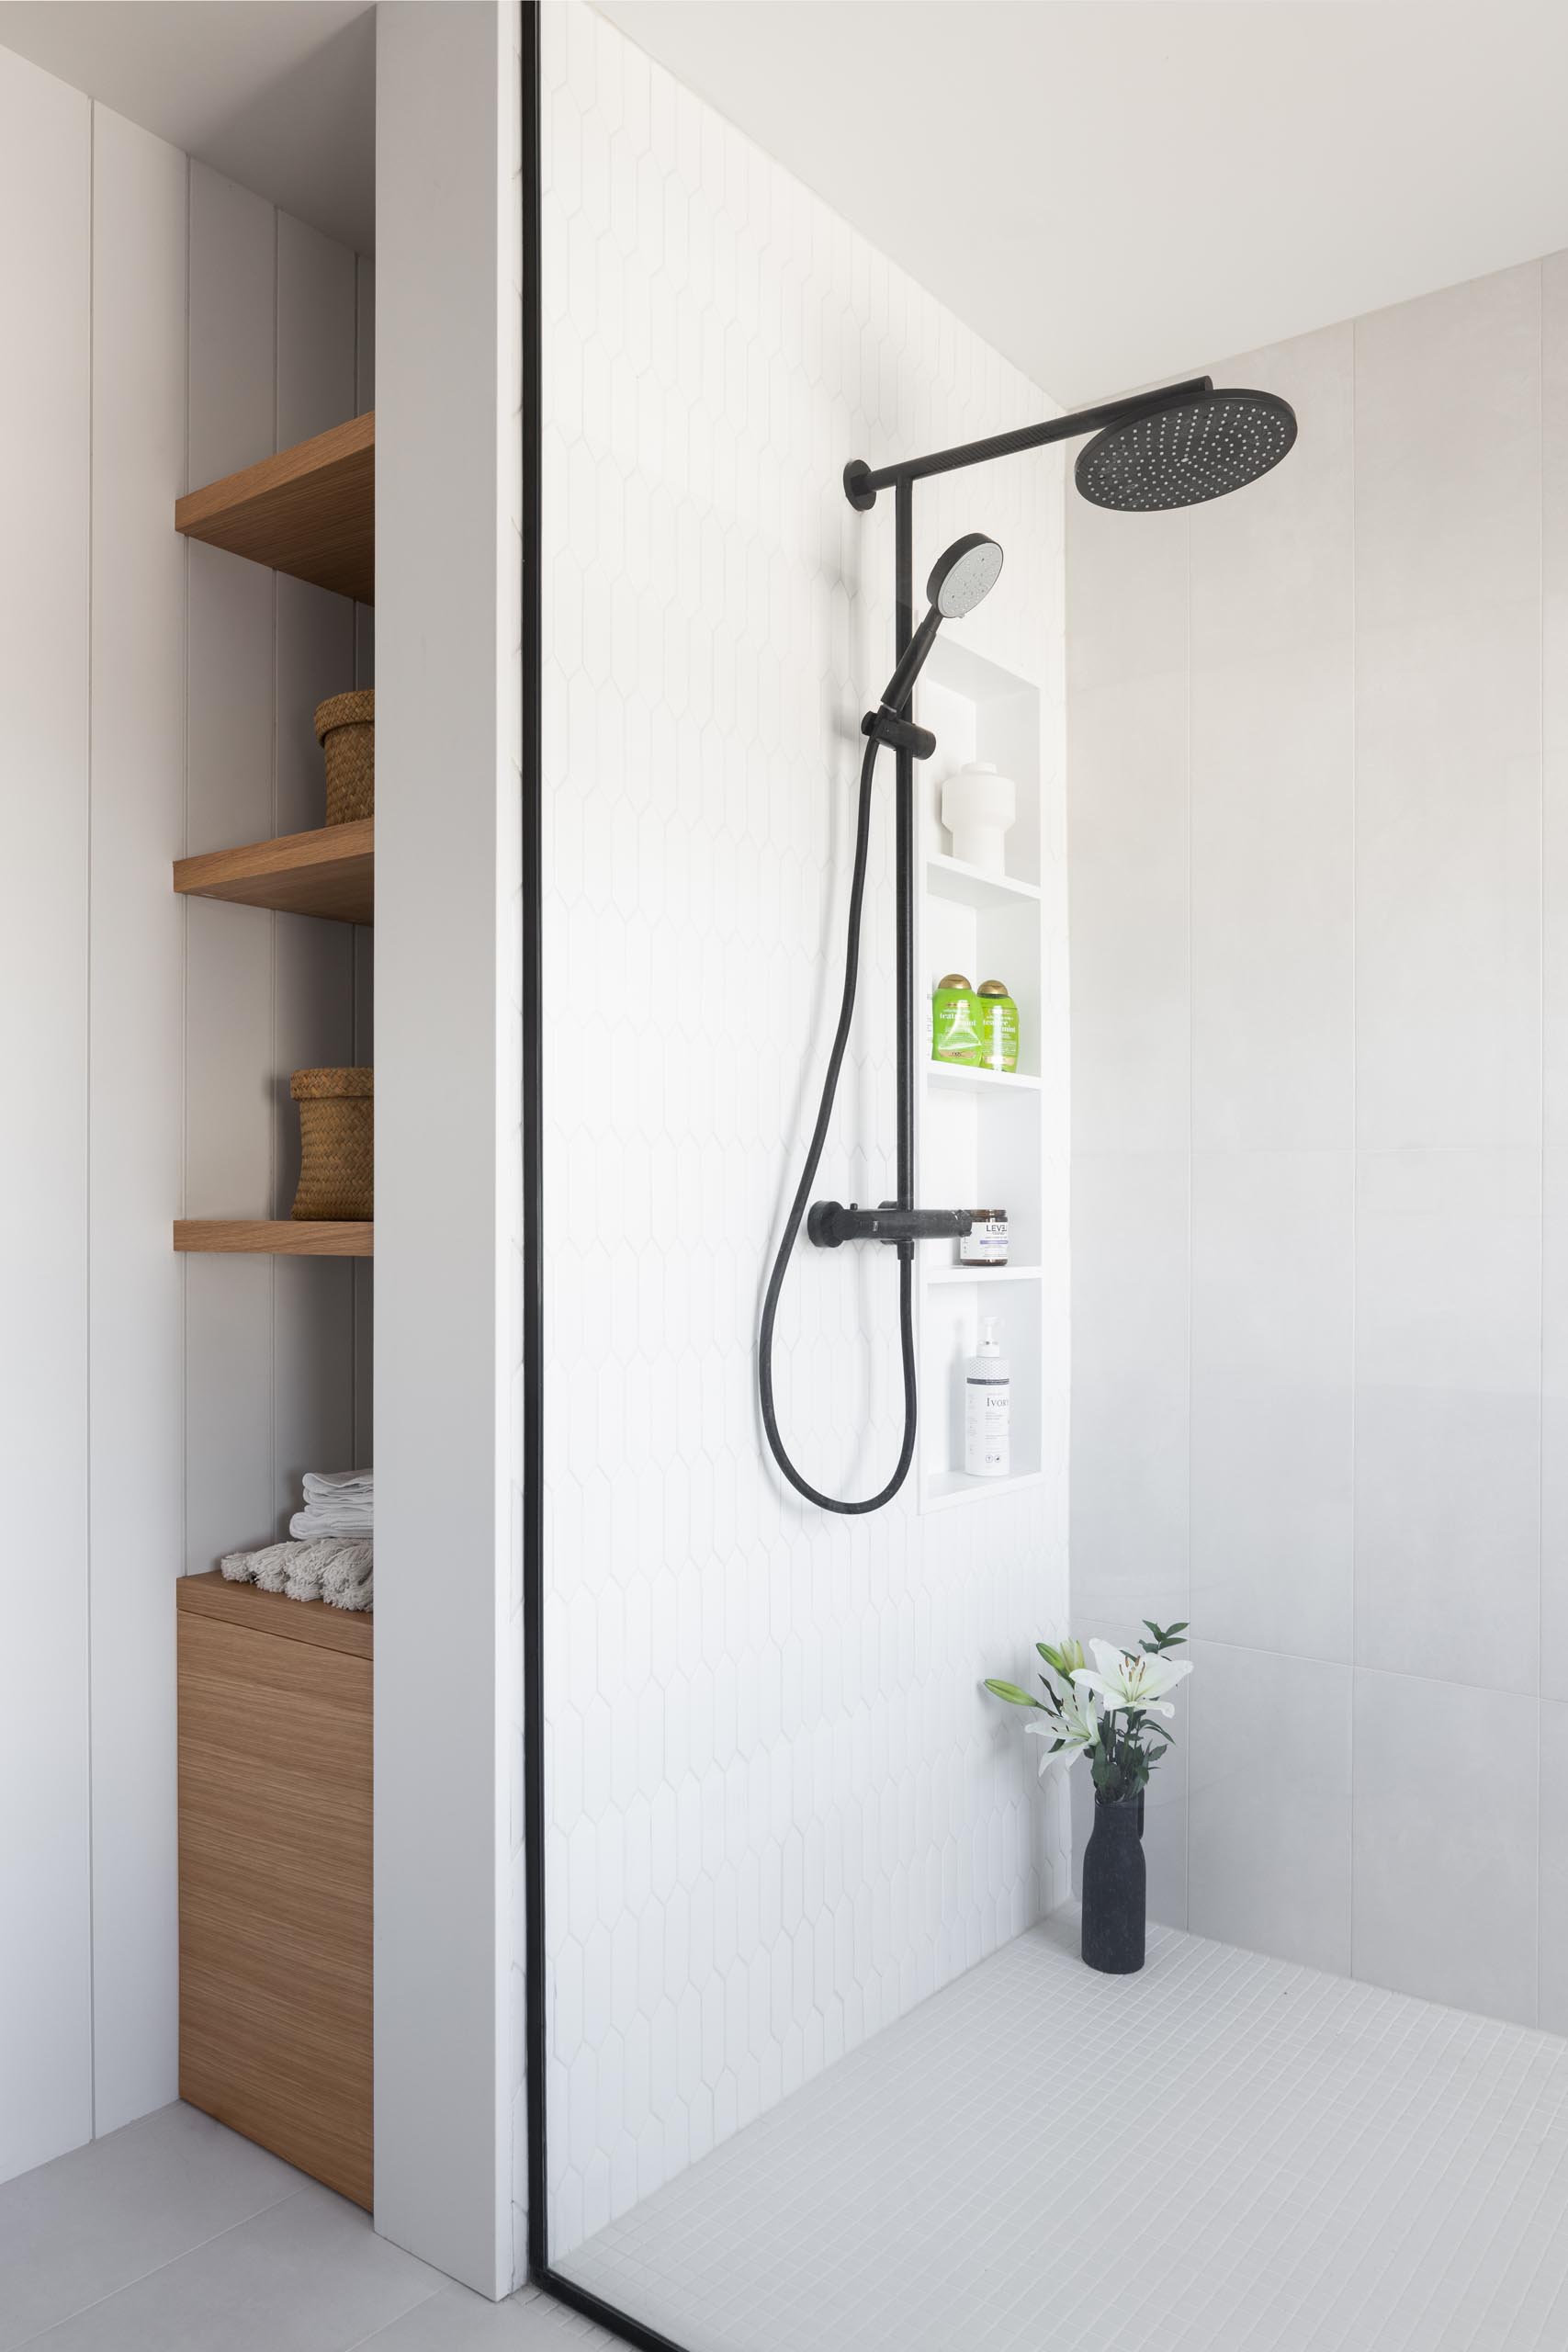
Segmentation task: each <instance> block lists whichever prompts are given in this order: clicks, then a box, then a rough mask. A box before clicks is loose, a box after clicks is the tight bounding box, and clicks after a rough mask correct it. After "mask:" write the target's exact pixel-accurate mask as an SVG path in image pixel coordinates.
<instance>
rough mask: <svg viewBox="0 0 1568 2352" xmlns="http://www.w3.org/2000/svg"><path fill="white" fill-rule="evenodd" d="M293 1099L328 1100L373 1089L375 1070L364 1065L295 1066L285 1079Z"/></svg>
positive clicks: (323, 1101)
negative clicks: (290, 1074) (301, 1067)
mask: <svg viewBox="0 0 1568 2352" xmlns="http://www.w3.org/2000/svg"><path fill="white" fill-rule="evenodd" d="M288 1091H289V1093H290V1094H291V1095H292V1096H293V1097H294V1100H295V1101H296V1103H328V1102H332V1101H333V1100H334V1099H341V1098H343V1097H344V1096H347V1097H355V1096H357V1097H359V1098H361V1099H363V1098H364V1097H365V1096H366V1095H367V1094H374V1093H375V1091H376V1072H375V1070H374V1069H297V1070H296V1071H295V1073H294V1075H293V1077H292V1078H291V1079H290V1080H289V1081H288Z"/></svg>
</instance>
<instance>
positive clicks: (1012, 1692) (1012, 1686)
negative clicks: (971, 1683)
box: [986, 1675, 1045, 1714]
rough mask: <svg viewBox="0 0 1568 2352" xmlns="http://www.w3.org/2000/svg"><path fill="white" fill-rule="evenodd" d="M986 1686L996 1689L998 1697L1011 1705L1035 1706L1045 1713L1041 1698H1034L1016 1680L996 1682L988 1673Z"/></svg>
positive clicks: (989, 1688) (989, 1689)
mask: <svg viewBox="0 0 1568 2352" xmlns="http://www.w3.org/2000/svg"><path fill="white" fill-rule="evenodd" d="M986 1688H987V1691H994V1692H995V1693H996V1696H997V1697H998V1699H1005V1700H1006V1701H1007V1702H1008V1704H1009V1706H1010V1707H1034V1708H1037V1709H1039V1712H1040V1713H1041V1714H1043V1713H1045V1709H1044V1708H1043V1707H1042V1706H1041V1705H1040V1702H1039V1700H1038V1699H1032V1698H1031V1697H1030V1695H1029V1693H1028V1691H1021V1690H1020V1689H1019V1687H1018V1685H1017V1683H1016V1682H994V1681H993V1680H992V1679H991V1678H990V1676H989V1675H987V1677H986Z"/></svg>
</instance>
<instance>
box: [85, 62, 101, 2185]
mask: <svg viewBox="0 0 1568 2352" xmlns="http://www.w3.org/2000/svg"><path fill="white" fill-rule="evenodd" d="M97 148H98V102H97V100H96V98H89V100H88V101H87V612H86V622H87V632H86V634H87V642H86V656H87V660H86V671H87V680H86V684H87V712H86V718H87V729H86V746H85V748H86V755H87V756H86V773H85V776H84V778H83V783H84V786H85V790H84V796H83V797H84V799H85V811H84V813H85V818H86V825H85V842H84V849H85V857H84V861H83V862H84V865H85V874H84V876H83V894H82V895H83V900H84V905H85V925H84V934H85V935H84V939H83V947H84V951H85V954H84V966H85V968H84V974H83V978H84V982H85V987H84V998H85V1001H84V1005H83V1013H84V1022H83V1028H84V1037H83V1044H84V1046H85V1052H84V1054H83V1057H82V1062H83V1068H82V1083H83V1091H84V1093H85V1097H86V1101H85V1104H84V1109H85V1113H86V1122H85V1124H86V1147H87V1148H86V1167H85V1171H84V1172H85V1192H86V1207H87V1215H86V1219H85V1231H84V1233H83V1237H82V1250H83V1260H84V1264H83V1275H84V1281H83V1307H84V1327H85V1328H84V1331H83V1338H84V1340H85V1343H86V1344H85V1356H84V1363H83V1367H82V1369H83V1388H84V1392H85V1393H84V1396H83V1413H82V1430H83V1436H84V1439H85V1444H86V1449H87V1454H86V1458H87V1465H88V1466H87V1475H86V1476H85V1478H84V1480H83V1482H82V1494H83V1509H82V1524H83V1534H84V1537H85V1558H84V1560H83V1566H84V1569H85V1578H84V1593H83V1597H84V1600H85V1603H86V1608H85V1625H84V1632H85V1636H86V1639H85V1657H84V1660H83V1664H84V1666H85V1685H86V1691H85V1696H86V1706H85V1717H86V1754H85V1762H86V1768H87V1821H86V1829H87V2127H88V2131H89V2135H90V2137H91V2138H93V2139H95V2140H96V2138H97V2136H98V1951H97V1948H98V1912H97V1877H98V1871H97V1838H96V1822H95V1819H94V1815H95V1813H96V1806H95V1804H94V1802H93V1764H94V1758H93V1479H92V1460H93V589H94V581H93V556H94V528H93V526H94V520H95V515H94V506H95V501H96V490H97V483H96V478H95V472H94V465H93V459H94V455H95V451H94V443H95V440H96V429H97V317H96V300H95V297H96V284H97V234H96V231H97Z"/></svg>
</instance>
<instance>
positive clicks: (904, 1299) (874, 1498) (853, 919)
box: [757, 736, 916, 1515]
mask: <svg viewBox="0 0 1568 2352" xmlns="http://www.w3.org/2000/svg"><path fill="white" fill-rule="evenodd" d="M879 748H880V747H879V745H878V743H877V741H876V738H875V736H872V737H871V738H870V740H869V741H867V743H866V747H865V757H864V759H863V761H862V763H861V771H860V808H859V811H858V814H857V817H856V820H855V864H854V875H853V878H852V881H851V884H850V920H849V928H848V932H847V934H846V937H845V943H844V993H843V999H842V1001H841V1002H840V1006H839V1025H838V1028H837V1030H836V1031H835V1032H834V1035H833V1050H832V1052H831V1053H830V1054H829V1057H828V1074H827V1076H826V1078H824V1080H823V1081H822V1102H821V1106H820V1108H819V1109H818V1114H817V1125H816V1126H815V1127H814V1128H813V1129H812V1131H811V1143H810V1147H809V1148H808V1149H807V1154H806V1166H805V1168H804V1170H802V1171H801V1178H800V1182H799V1185H798V1186H797V1188H796V1190H795V1199H794V1200H793V1201H792V1203H791V1204H790V1212H789V1216H787V1217H786V1218H785V1220H784V1238H783V1239H782V1240H781V1241H780V1243H779V1249H778V1255H777V1257H776V1258H775V1259H774V1260H773V1272H772V1273H771V1274H770V1275H769V1276H768V1289H767V1295H766V1297H765V1298H764V1299H763V1301H762V1322H761V1330H760V1332H759V1335H758V1346H757V1388H758V1393H759V1395H760V1397H761V1406H762V1427H763V1429H764V1430H766V1431H767V1433H768V1443H769V1445H770V1447H771V1448H772V1450H773V1460H774V1461H775V1462H776V1463H777V1464H778V1465H779V1468H780V1469H781V1470H782V1471H783V1472H784V1476H785V1477H786V1478H787V1479H788V1480H789V1483H790V1485H791V1486H792V1487H794V1488H795V1492H796V1493H797V1494H801V1495H804V1496H805V1497H806V1499H807V1502H808V1503H815V1504H816V1505H817V1507H818V1510H836V1511H842V1512H845V1513H848V1514H851V1515H854V1514H858V1513H859V1512H861V1511H868V1510H881V1509H882V1506H883V1504H884V1503H886V1502H891V1501H892V1499H893V1498H894V1496H895V1495H896V1494H897V1491H898V1489H899V1487H901V1486H902V1485H903V1483H904V1481H905V1479H906V1478H907V1477H908V1475H909V1464H910V1463H911V1462H912V1461H913V1460H914V1458H915V1408H916V1394H915V1302H914V1273H915V1269H914V1261H913V1254H912V1252H901V1253H900V1256H899V1261H898V1338H899V1345H900V1347H901V1349H902V1351H903V1359H904V1442H903V1444H902V1445H901V1446H900V1447H899V1449H898V1464H897V1469H896V1470H895V1471H894V1473H893V1476H892V1477H891V1478H889V1480H888V1482H887V1484H886V1487H883V1488H882V1490H881V1492H880V1493H879V1494H874V1495H868V1496H867V1497H866V1498H865V1499H864V1501H863V1502H858V1503H850V1502H840V1500H839V1499H838V1498H836V1497H835V1496H833V1495H821V1494H818V1491H817V1489H816V1487H814V1486H812V1485H811V1483H810V1481H809V1480H808V1479H806V1478H803V1477H802V1476H801V1475H800V1472H799V1471H798V1470H797V1469H796V1468H795V1464H794V1463H793V1462H792V1461H791V1460H790V1458H789V1456H788V1454H787V1453H785V1452H784V1440H783V1439H782V1438H781V1437H780V1435H779V1424H778V1417H777V1415H776V1414H775V1412H774V1410H773V1323H774V1319H775V1317H777V1314H778V1310H779V1294H780V1293H781V1291H782V1290H783V1289H784V1273H785V1270H786V1269H787V1267H788V1265H789V1260H790V1252H791V1251H792V1250H794V1248H795V1238H796V1236H797V1235H798V1233H799V1231H800V1220H801V1218H802V1217H803V1216H805V1215H806V1206H807V1202H808V1201H809V1199H810V1197H811V1187H812V1185H813V1184H814V1183H815V1182H816V1181H817V1166H818V1161H819V1160H820V1159H821V1157H822V1147H823V1145H824V1144H825V1143H826V1142H827V1140H828V1127H829V1121H830V1120H831V1118H832V1115H833V1098H834V1096H835V1095H836V1094H837V1092H838V1091H839V1072H840V1069H841V1068H842V1066H843V1059H844V1052H845V1048H846V1047H847V1046H848V1045H849V1042H850V1023H851V1020H852V1017H853V1014H854V1009H855V983H856V981H857V979H858V978H859V974H860V923H861V910H862V907H863V904H864V900H865V867H866V855H867V852H868V851H869V849H870V846H871V786H872V778H873V776H874V773H875V770H876V754H877V751H878V749H879Z"/></svg>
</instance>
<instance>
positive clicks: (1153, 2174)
mask: <svg viewBox="0 0 1568 2352" xmlns="http://www.w3.org/2000/svg"><path fill="white" fill-rule="evenodd" d="M561 2267H562V2268H563V2270H565V2271H566V2272H567V2273H568V2274H569V2275H570V2277H571V2278H573V2279H575V2280H577V2281H578V2282H579V2283H581V2285H583V2286H585V2287H589V2288H591V2289H592V2290H593V2291H594V2292H595V2293H597V2294H599V2295H602V2296H603V2297H604V2298H605V2300H606V2301H609V2302H611V2303H614V2304H616V2305H618V2306H619V2307H620V2309H622V2310H623V2311H626V2312H630V2313H631V2314H633V2315H634V2316H635V2317H637V2318H638V2319H640V2320H642V2321H644V2322H645V2323H649V2324H652V2325H653V2326H655V2327H658V2328H660V2329H662V2330H663V2331H665V2332H666V2333H667V2334H668V2335H671V2337H672V2338H673V2339H674V2340H675V2341H676V2342H677V2343H679V2344H681V2345H682V2346H686V2347H688V2352H800V2347H801V2346H823V2347H827V2346H854V2347H855V2352H883V2347H886V2352H893V2347H895V2346H897V2352H1023V2348H1024V2347H1026V2346H1027V2347H1030V2352H1035V2348H1036V2347H1038V2346H1040V2345H1042V2344H1043V2343H1045V2342H1050V2343H1053V2344H1072V2343H1086V2342H1092V2343H1093V2344H1094V2345H1095V2346H1096V2347H1097V2352H1155V2347H1156V2346H1157V2347H1158V2348H1159V2352H1547V2348H1548V2347H1551V2352H1560V2347H1562V2346H1568V2042H1564V2041H1559V2040H1557V2039H1556V2038H1555V2037H1554V2036H1552V2035H1550V2034H1542V2033H1533V2032H1529V2031H1527V2030H1524V2029H1523V2028H1521V2027H1517V2026H1510V2025H1505V2024H1500V2023H1497V2022H1496V2021H1495V2020H1492V2019H1489V2018H1475V2017H1470V2016H1467V2015H1465V2014H1463V2013H1461V2011H1458V2010H1454V2009H1444V2008H1438V2007H1433V2006H1431V2005H1430V2004H1428V2003H1426V2002H1421V2001H1416V2000H1412V1999H1410V1998H1409V1997H1407V1996H1404V1995H1403V1994H1397V1993H1387V1992H1382V1991H1380V1990H1378V1989H1377V1988H1376V1987H1374V1986H1371V1985H1358V1984H1353V1983H1351V1982H1350V1981H1348V1979H1346V1978H1343V1977H1339V1976H1332V1975H1327V1974H1324V1973H1319V1972H1317V1971H1315V1970H1313V1969H1307V1968H1300V1967H1294V1966H1292V1965H1291V1964H1289V1963H1288V1962H1282V1961H1277V1960H1270V1959H1266V1958H1263V1957H1260V1956H1259V1955H1258V1954H1256V1953H1252V1952H1244V1951H1234V1950H1232V1949H1231V1948H1229V1947H1228V1946H1226V1945H1223V1944H1215V1943H1209V1942H1206V1941H1204V1940H1203V1939H1201V1938H1199V1937H1195V1936H1186V1935H1179V1934H1177V1933H1175V1932H1174V1931H1172V1930H1168V1929H1156V1930H1154V1931H1152V1933H1151V1937H1150V1950H1149V1960H1148V1965H1147V1966H1146V1968H1145V1971H1144V1973H1143V1974H1142V1975H1141V1976H1136V1977H1130V1978H1112V1977H1101V1976H1096V1975H1094V1974H1093V1973H1091V1972H1090V1971H1089V1970H1088V1969H1086V1968H1084V1967H1083V1966H1082V1964H1081V1962H1079V1960H1078V1957H1077V1918H1076V1915H1075V1914H1073V1913H1072V1912H1071V1911H1065V1912H1059V1913H1058V1914H1057V1915H1056V1916H1055V1918H1054V1919H1052V1920H1049V1921H1047V1922H1046V1923H1045V1924H1044V1925H1043V1927H1041V1928H1037V1929H1034V1930H1033V1931H1032V1932H1031V1933H1029V1934H1028V1935H1025V1936H1022V1937H1021V1938H1019V1939H1018V1940H1017V1941H1016V1942H1014V1943H1012V1944H1010V1946H1008V1948H1007V1949H1006V1950H1005V1951H1001V1952H998V1953H997V1954H996V1955H995V1956H994V1957H993V1958H991V1959H989V1960H987V1961H985V1962H982V1963H981V1964H980V1965H979V1966H978V1967H976V1968H975V1969H973V1970H971V1971H970V1972H969V1973H968V1974H967V1975H966V1976H964V1978H962V1979H961V1980H960V1981H959V1982H958V1983H957V1984H955V1985H950V1986H949V1987H948V1988H947V1989H946V1990H944V1991H942V1992H941V1993H938V1994H937V1995H935V1996H933V1997H932V1998H931V1999H930V2000H928V2001H926V2002H924V2003H923V2004H922V2005H921V2006H920V2007H919V2008H917V2009H915V2010H914V2011H912V2012H911V2013H910V2014H909V2015H908V2016H907V2017H905V2018H902V2019H901V2020H899V2021H898V2022H897V2024H895V2025H892V2026H889V2027H888V2028H887V2029H886V2030H885V2031H884V2032H882V2033H880V2034H878V2035H876V2036H875V2037H874V2039H873V2040H872V2041H870V2042H868V2043H866V2044H865V2045H863V2047H862V2048H860V2049H859V2050H856V2051H854V2052H852V2053H851V2054H850V2055H849V2056H847V2057H846V2058H844V2059H843V2060H841V2061H840V2063H839V2064H837V2065H834V2066H831V2067H829V2069H828V2070H827V2071H826V2073H824V2074H823V2075H820V2076H819V2077H818V2079H817V2080H815V2081H813V2082H812V2083H810V2084H808V2085H807V2086H806V2087H805V2088H804V2089H802V2090H800V2091H797V2092H796V2093H795V2095H794V2096H793V2097H791V2098H787V2099H785V2100H784V2102H783V2104H782V2105H780V2106H779V2107H777V2108H775V2109H773V2110H772V2111H771V2112H770V2113H768V2114H767V2115H765V2116H763V2117H762V2118H761V2120H759V2121H757V2122H755V2123H753V2124H751V2125H750V2126H749V2127H748V2128H747V2129H746V2130H744V2131H741V2132H739V2134H738V2135H737V2136H736V2137H735V2138H734V2139H732V2140H730V2141H728V2143H726V2144H725V2145H724V2146H723V2147H721V2148H719V2149H718V2150H716V2152H715V2153H714V2154H711V2155H709V2156H707V2157H705V2159H704V2160H703V2161H702V2162H701V2163H699V2164H696V2165H693V2166H692V2167H691V2168H690V2169H689V2170H688V2171H687V2172H686V2173H684V2174H683V2175H682V2177H680V2178H679V2179H677V2180H675V2181H673V2182H671V2184H670V2185H669V2186H668V2187H666V2188H662V2189H660V2191H659V2192H658V2193H657V2194H656V2195H654V2196H652V2197H649V2198H648V2199H645V2200H644V2201H643V2202H642V2203H641V2204H640V2205H638V2206H637V2207H636V2208H635V2209H634V2210H633V2211H630V2212H629V2213H627V2214H626V2215H625V2216H624V2217H623V2218H622V2219H621V2220H619V2221H618V2222H613V2223H612V2224H611V2225H610V2226H609V2227H608V2228H606V2229H604V2230H601V2231H600V2232H598V2233H597V2234H596V2235H594V2236H593V2237H592V2238H591V2239H590V2240H589V2241H588V2242H587V2244H586V2245H583V2246H581V2248H579V2249H578V2250H577V2251H576V2252H575V2253H573V2254H572V2255H570V2256H568V2257H567V2258H565V2259H564V2260H563V2262H562V2264H561Z"/></svg>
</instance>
